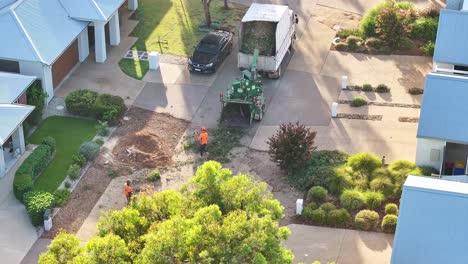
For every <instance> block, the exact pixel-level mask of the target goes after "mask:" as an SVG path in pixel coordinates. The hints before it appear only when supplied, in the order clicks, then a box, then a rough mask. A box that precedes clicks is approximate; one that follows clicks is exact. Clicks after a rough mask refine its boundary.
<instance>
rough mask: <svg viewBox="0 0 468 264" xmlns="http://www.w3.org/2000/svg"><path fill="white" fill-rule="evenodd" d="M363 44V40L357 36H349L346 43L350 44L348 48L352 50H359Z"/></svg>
mask: <svg viewBox="0 0 468 264" xmlns="http://www.w3.org/2000/svg"><path fill="white" fill-rule="evenodd" d="M363 42H364V41H363V40H362V38H360V37H356V36H349V37H347V38H346V43H347V44H348V48H349V49H350V50H355V49H357V48H358V47H359V46H360V45H361V43H363Z"/></svg>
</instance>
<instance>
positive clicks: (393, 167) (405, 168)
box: [388, 160, 416, 183]
mask: <svg viewBox="0 0 468 264" xmlns="http://www.w3.org/2000/svg"><path fill="white" fill-rule="evenodd" d="M415 168H416V166H415V165H414V162H411V161H407V160H397V161H394V162H392V163H390V165H389V166H388V171H389V172H390V175H392V177H393V178H394V180H395V182H398V183H403V182H404V181H405V179H406V177H407V176H408V174H409V173H410V172H411V171H412V170H414V169H415Z"/></svg>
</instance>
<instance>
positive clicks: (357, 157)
mask: <svg viewBox="0 0 468 264" xmlns="http://www.w3.org/2000/svg"><path fill="white" fill-rule="evenodd" d="M347 165H348V166H350V167H351V168H352V169H353V171H354V172H357V173H360V174H363V175H364V176H366V177H367V178H370V177H371V175H372V172H374V171H375V170H376V169H377V168H380V167H382V160H381V159H379V158H378V157H377V156H375V155H374V154H370V153H365V152H361V153H357V154H354V155H351V156H350V157H349V158H348V162H347Z"/></svg>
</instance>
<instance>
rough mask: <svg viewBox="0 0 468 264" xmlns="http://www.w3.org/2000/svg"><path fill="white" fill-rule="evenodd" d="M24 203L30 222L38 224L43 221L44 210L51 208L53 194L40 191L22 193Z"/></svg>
mask: <svg viewBox="0 0 468 264" xmlns="http://www.w3.org/2000/svg"><path fill="white" fill-rule="evenodd" d="M24 204H25V205H26V210H27V211H28V214H29V218H30V219H31V223H32V224H33V225H34V226H39V225H42V224H43V223H44V212H45V210H46V209H49V208H52V206H53V204H54V196H53V195H52V194H51V193H48V192H42V191H35V192H28V193H26V194H24Z"/></svg>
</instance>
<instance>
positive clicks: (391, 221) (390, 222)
mask: <svg viewBox="0 0 468 264" xmlns="http://www.w3.org/2000/svg"><path fill="white" fill-rule="evenodd" d="M397 222H398V216H396V215H393V214H388V215H386V216H384V218H383V219H382V225H381V227H382V230H383V231H384V232H385V233H395V229H396V225H397Z"/></svg>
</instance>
